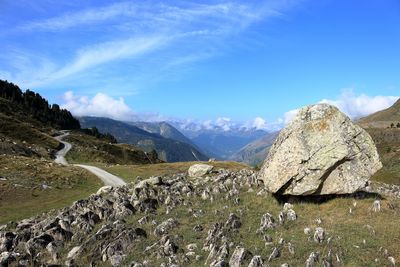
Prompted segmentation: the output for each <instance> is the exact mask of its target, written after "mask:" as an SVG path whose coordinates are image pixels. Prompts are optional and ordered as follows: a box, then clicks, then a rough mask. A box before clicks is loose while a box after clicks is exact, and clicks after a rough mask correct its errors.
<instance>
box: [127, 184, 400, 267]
mask: <svg viewBox="0 0 400 267" xmlns="http://www.w3.org/2000/svg"><path fill="white" fill-rule="evenodd" d="M240 199H241V202H240V204H239V205H233V204H232V202H231V201H227V200H225V198H224V195H223V194H222V195H220V197H218V198H217V199H216V200H215V201H214V202H212V203H211V202H210V201H204V200H201V199H200V198H199V197H196V198H193V199H192V201H191V203H192V206H190V208H193V209H201V210H203V211H204V216H201V217H199V218H194V217H192V216H191V215H190V214H189V212H188V208H189V207H188V206H183V205H181V206H178V207H177V208H175V209H173V210H172V212H170V213H169V214H165V209H164V208H160V209H159V210H158V211H157V214H156V215H153V216H152V217H153V218H154V219H156V220H157V222H159V223H160V222H162V221H164V220H166V219H168V218H178V220H179V222H180V225H179V226H178V227H177V228H176V229H174V230H173V231H171V232H170V233H169V235H170V236H171V237H174V236H175V235H180V236H183V239H182V240H177V241H176V242H177V244H178V246H179V248H180V249H184V250H185V252H187V250H186V248H185V247H186V246H187V245H188V244H190V243H196V244H197V246H198V249H197V250H196V254H198V255H201V257H202V259H201V261H200V262H195V261H194V262H192V263H191V264H190V266H202V265H204V261H205V259H206V258H207V255H208V252H206V251H203V250H202V247H203V244H204V242H205V238H206V236H207V232H208V230H209V229H210V228H211V226H212V224H213V223H215V222H225V221H226V220H227V218H228V216H229V214H230V213H232V212H233V213H235V214H236V215H238V216H239V217H240V220H241V222H242V227H241V228H240V230H239V231H238V232H237V233H229V234H228V235H229V236H230V238H231V240H232V241H233V242H234V244H235V246H236V245H243V246H244V247H245V248H247V249H248V250H250V251H251V252H252V253H253V255H261V256H262V257H263V258H264V259H267V258H268V256H269V255H270V253H271V252H272V249H273V246H265V244H264V241H263V238H262V236H260V235H258V234H256V231H257V229H258V228H259V225H260V219H261V217H262V215H263V214H264V213H266V212H269V213H271V214H273V215H274V217H275V218H277V216H278V214H279V212H280V211H281V210H282V205H280V204H279V203H278V202H277V201H276V200H275V199H274V198H273V197H271V196H256V194H255V192H253V193H248V192H245V191H243V192H241V194H240ZM354 201H355V200H354V199H351V198H337V199H334V200H331V201H329V202H327V203H323V204H311V203H300V204H295V206H294V209H295V211H296V212H297V214H298V220H297V221H295V222H290V223H287V224H285V225H282V226H278V227H277V228H276V229H274V230H268V234H270V235H271V237H272V238H273V243H274V246H277V243H278V241H279V239H280V238H283V239H284V240H285V241H286V242H291V243H292V244H293V245H294V247H295V254H294V255H291V254H290V253H289V252H288V249H287V247H286V246H284V247H283V248H282V251H281V254H282V255H281V257H280V258H278V259H275V260H273V261H272V262H271V266H280V264H283V263H285V262H286V263H289V264H290V265H291V266H303V265H304V263H305V261H306V259H307V258H308V256H309V255H310V253H311V252H313V251H319V252H320V253H321V258H322V257H324V256H326V255H327V253H328V251H329V250H332V252H333V253H338V254H339V255H340V258H341V259H342V261H343V263H342V265H341V266H389V262H388V260H387V259H386V258H385V257H383V255H382V253H381V252H379V248H380V247H383V248H385V249H388V251H389V253H390V255H392V256H394V257H395V258H397V259H398V258H399V257H400V246H399V243H400V231H399V225H400V217H399V212H400V210H399V209H397V210H390V209H388V208H387V205H386V204H387V203H389V202H390V201H388V200H386V201H383V207H384V210H383V212H380V213H373V212H372V211H371V210H370V207H371V205H372V202H373V201H374V199H362V200H356V201H357V207H356V208H354V207H353V209H354V211H353V213H351V214H350V213H349V212H348V210H349V208H350V207H352V204H353V202H354ZM392 202H393V203H397V205H399V204H400V201H399V200H396V201H392ZM224 206H227V207H228V208H226V209H224V208H223V207H224ZM215 211H218V212H217V213H215ZM142 216H143V214H137V215H134V216H132V217H130V218H129V219H128V223H130V224H132V226H135V227H143V226H139V225H138V224H137V220H138V219H140V218H141V217H142ZM150 216H151V215H150ZM317 218H321V219H322V224H321V225H320V226H321V227H323V228H324V229H325V230H326V232H327V233H328V237H329V236H332V237H333V239H332V242H331V243H330V244H328V243H327V242H324V243H322V244H317V243H315V242H313V241H309V240H308V236H306V235H305V234H304V228H305V227H311V228H313V229H314V228H315V227H317V226H318V225H317V224H316V222H315V220H316V219H317ZM196 224H201V225H203V226H204V231H203V232H200V233H197V232H194V231H193V227H194V226H195V225H196ZM366 225H371V226H372V227H373V228H374V229H375V231H376V232H375V234H374V235H373V234H371V233H370V231H369V230H368V228H367V227H366ZM154 228H155V226H151V225H150V224H147V225H145V226H144V229H145V230H146V231H147V233H148V235H149V237H148V238H147V239H146V240H144V241H143V242H141V243H140V244H138V245H137V246H135V249H134V250H132V252H131V253H130V255H129V256H128V258H127V260H126V262H125V264H128V263H129V262H130V261H132V260H136V261H140V260H144V259H149V258H150V259H151V264H152V265H154V266H158V265H159V264H160V263H161V261H160V260H157V259H155V258H154V257H149V254H145V253H143V251H144V249H145V247H146V246H150V245H151V244H153V243H155V242H157V241H158V238H156V237H155V236H154V234H153V231H154ZM363 240H365V241H366V243H365V244H363ZM355 246H359V248H357V247H355ZM233 250H234V247H233V248H231V250H230V253H232V252H233ZM375 258H377V259H379V262H378V263H376V264H375V263H374V260H375ZM185 266H187V265H185ZM245 266H246V265H245Z"/></svg>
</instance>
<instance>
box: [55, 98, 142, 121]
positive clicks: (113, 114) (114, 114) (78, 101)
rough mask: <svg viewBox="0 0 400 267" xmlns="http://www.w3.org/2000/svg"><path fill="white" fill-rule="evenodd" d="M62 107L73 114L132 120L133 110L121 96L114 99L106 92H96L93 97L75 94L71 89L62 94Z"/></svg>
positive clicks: (134, 117) (133, 116)
mask: <svg viewBox="0 0 400 267" xmlns="http://www.w3.org/2000/svg"><path fill="white" fill-rule="evenodd" d="M63 99H64V104H62V108H65V109H68V110H69V111H71V113H72V114H73V115H75V116H96V117H107V118H111V119H116V120H123V121H133V120H135V119H136V114H135V112H134V111H133V110H132V109H131V108H130V107H129V106H128V105H126V104H125V101H124V99H123V98H122V97H120V98H119V99H114V98H112V97H110V96H108V95H106V94H103V93H97V94H96V95H95V96H94V97H93V98H89V97H87V96H75V95H74V93H73V92H72V91H68V92H66V93H65V94H64V97H63Z"/></svg>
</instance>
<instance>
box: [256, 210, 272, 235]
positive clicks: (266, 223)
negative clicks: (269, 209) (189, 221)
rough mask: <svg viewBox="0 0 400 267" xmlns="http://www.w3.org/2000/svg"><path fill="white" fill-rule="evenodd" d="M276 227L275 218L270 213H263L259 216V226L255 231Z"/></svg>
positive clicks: (260, 231) (262, 231) (259, 231)
mask: <svg viewBox="0 0 400 267" xmlns="http://www.w3.org/2000/svg"><path fill="white" fill-rule="evenodd" d="M275 227H276V223H275V219H274V217H273V216H272V215H271V214H270V213H265V214H264V215H263V216H262V217H261V222H260V228H259V229H258V230H257V233H264V232H265V230H267V229H273V228H275Z"/></svg>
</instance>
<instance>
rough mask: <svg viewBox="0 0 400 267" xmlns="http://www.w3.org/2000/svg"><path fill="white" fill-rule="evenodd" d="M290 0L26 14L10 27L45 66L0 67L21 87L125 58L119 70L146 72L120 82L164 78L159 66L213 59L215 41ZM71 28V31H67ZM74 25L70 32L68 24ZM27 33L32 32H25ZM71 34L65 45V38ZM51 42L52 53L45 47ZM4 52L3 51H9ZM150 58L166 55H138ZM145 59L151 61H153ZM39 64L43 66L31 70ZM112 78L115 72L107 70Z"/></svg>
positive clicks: (80, 74) (7, 57) (8, 58)
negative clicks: (140, 68)
mask: <svg viewBox="0 0 400 267" xmlns="http://www.w3.org/2000/svg"><path fill="white" fill-rule="evenodd" d="M291 5H292V1H275V0H271V1H265V2H264V1H262V2H253V3H250V2H236V1H232V2H223V3H208V4H196V3H190V2H178V3H175V4H170V3H168V4H167V3H155V2H149V1H143V2H121V3H116V4H110V5H107V6H103V7H98V8H90V9H85V10H79V11H75V12H68V13H65V14H60V15H58V16H55V17H49V18H44V19H40V20H33V21H28V22H26V21H24V22H23V23H20V24H17V26H15V27H14V28H13V27H11V29H10V30H11V31H14V34H18V33H20V34H21V35H24V36H29V35H32V36H34V37H35V38H36V40H40V42H38V44H40V43H43V44H47V45H46V46H43V47H40V45H39V46H37V47H36V48H35V49H36V50H35V51H29V53H28V52H27V51H24V48H21V46H19V45H18V46H16V47H20V48H19V51H18V52H20V54H25V57H26V61H32V56H31V55H32V54H35V55H36V56H38V57H42V58H45V60H42V61H40V62H41V63H42V64H43V66H38V64H35V65H34V66H32V64H24V63H21V62H20V64H19V63H18V66H16V67H15V68H13V70H12V71H10V70H9V69H2V65H1V64H0V73H7V75H8V76H10V78H13V80H14V81H15V82H18V83H20V84H21V85H22V86H23V87H38V86H41V87H43V86H51V85H53V84H54V83H55V82H57V81H59V80H61V79H64V80H63V81H65V80H77V79H78V78H79V79H81V80H82V79H85V76H87V74H86V73H88V72H89V70H90V71H91V72H98V71H99V69H98V67H102V68H101V75H103V76H104V75H110V76H111V75H115V72H113V70H111V68H109V69H107V68H105V67H107V66H108V65H109V64H110V63H113V62H115V61H116V60H125V61H124V65H123V66H118V67H119V68H121V69H122V70H123V69H125V68H127V67H129V66H146V65H148V67H147V68H146V70H148V72H149V75H147V77H146V73H143V72H142V73H140V74H135V75H134V74H132V73H131V74H130V75H125V76H122V75H121V74H120V77H123V79H121V83H125V84H126V83H129V81H130V79H132V77H133V76H138V75H141V76H145V78H144V80H145V81H152V80H155V79H153V78H152V76H154V77H162V76H163V73H165V72H168V70H169V69H173V68H177V67H178V66H182V65H187V64H193V63H194V62H196V61H199V60H202V59H204V58H210V57H212V56H213V55H215V54H216V53H220V52H216V51H218V49H216V47H218V45H219V44H220V43H223V42H222V41H224V40H226V38H229V37H231V36H234V35H236V34H239V33H241V32H243V31H245V30H246V29H247V28H248V27H249V26H250V25H252V24H254V23H256V22H258V21H260V20H265V19H268V18H273V17H279V16H281V15H282V12H283V11H285V10H286V9H288V8H290V7H291ZM70 29H71V30H70ZM72 29H73V31H72ZM28 38H29V37H28ZM64 39H65V40H68V42H69V43H68V50H61V51H64V53H59V52H57V53H54V51H57V49H58V46H59V47H60V48H59V49H64V47H65V45H64V44H63V42H62V40H64ZM49 43H51V44H52V51H51V53H50V52H48V51H47V50H46V48H45V47H48V44H49ZM6 52H8V51H6ZM144 54H146V55H149V56H151V58H153V59H154V58H162V57H166V58H167V60H164V61H161V60H160V61H158V62H157V61H155V60H141V61H140V60H139V59H140V56H142V55H144ZM2 58H3V62H4V64H3V66H4V65H5V66H8V67H9V66H10V64H15V62H18V61H16V58H15V57H13V55H12V54H9V53H4V54H3V56H2ZM150 64H153V65H151V66H150ZM37 69H41V70H42V71H41V72H36V70H37ZM110 79H112V77H110Z"/></svg>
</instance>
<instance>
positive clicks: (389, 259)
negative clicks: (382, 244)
mask: <svg viewBox="0 0 400 267" xmlns="http://www.w3.org/2000/svg"><path fill="white" fill-rule="evenodd" d="M388 261H389V262H390V264H391V265H392V266H396V260H395V258H394V257H392V256H389V257H388Z"/></svg>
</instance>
